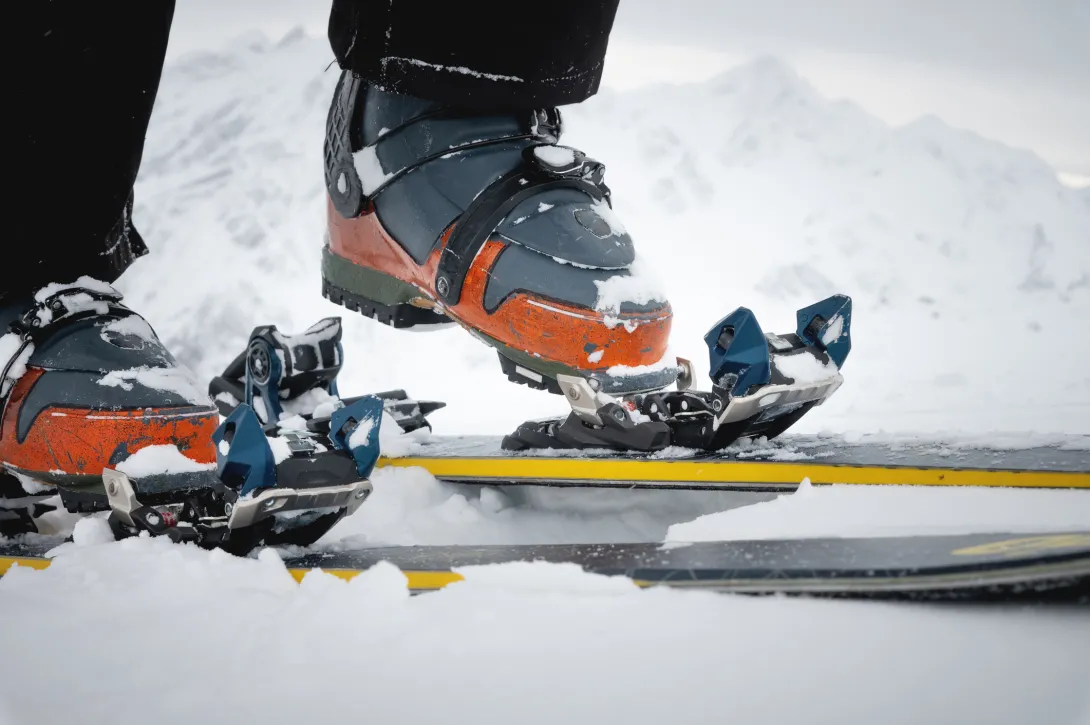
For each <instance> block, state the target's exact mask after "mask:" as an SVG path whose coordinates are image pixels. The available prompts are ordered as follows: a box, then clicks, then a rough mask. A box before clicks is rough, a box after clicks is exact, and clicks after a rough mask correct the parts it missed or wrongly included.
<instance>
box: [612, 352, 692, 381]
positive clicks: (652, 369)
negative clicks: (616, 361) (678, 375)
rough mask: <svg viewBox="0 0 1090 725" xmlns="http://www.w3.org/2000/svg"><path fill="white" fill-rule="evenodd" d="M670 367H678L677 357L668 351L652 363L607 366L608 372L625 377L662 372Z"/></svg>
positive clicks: (616, 376) (617, 376)
mask: <svg viewBox="0 0 1090 725" xmlns="http://www.w3.org/2000/svg"><path fill="white" fill-rule="evenodd" d="M670 368H677V358H676V357H672V356H671V355H670V353H669V351H667V354H666V355H663V357H662V359H661V360H659V361H658V362H657V363H651V364H650V365H612V366H610V367H608V368H606V374H607V375H609V376H610V377H614V378H623V377H630V376H637V375H647V374H649V373H657V372H662V371H663V370H669V369H670Z"/></svg>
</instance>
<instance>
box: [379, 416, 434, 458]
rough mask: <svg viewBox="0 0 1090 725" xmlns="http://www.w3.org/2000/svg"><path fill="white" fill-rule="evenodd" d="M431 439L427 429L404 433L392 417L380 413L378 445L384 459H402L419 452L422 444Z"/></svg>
mask: <svg viewBox="0 0 1090 725" xmlns="http://www.w3.org/2000/svg"><path fill="white" fill-rule="evenodd" d="M430 437H431V431H429V430H428V429H427V428H417V429H416V430H414V431H411V432H408V433H406V432H405V431H403V430H402V429H401V426H399V425H398V424H397V421H395V420H394V417H393V416H392V415H390V414H389V413H387V412H386V411H383V412H382V424H381V426H380V427H379V429H378V445H379V450H380V451H381V452H382V455H383V456H385V457H386V458H403V457H405V456H410V455H412V454H414V453H418V452H419V451H420V447H421V445H422V444H424V443H426V442H427V441H428V439H429V438H430Z"/></svg>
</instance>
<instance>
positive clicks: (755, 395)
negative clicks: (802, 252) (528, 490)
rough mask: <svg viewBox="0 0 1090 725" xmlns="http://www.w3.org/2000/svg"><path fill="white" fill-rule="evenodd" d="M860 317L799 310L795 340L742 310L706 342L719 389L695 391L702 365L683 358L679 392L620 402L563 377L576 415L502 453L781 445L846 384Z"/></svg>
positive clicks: (847, 308)
mask: <svg viewBox="0 0 1090 725" xmlns="http://www.w3.org/2000/svg"><path fill="white" fill-rule="evenodd" d="M851 315H852V303H851V299H850V298H848V297H845V296H844V295H834V296H832V297H829V298H828V299H825V300H822V301H821V302H818V303H816V304H813V305H811V306H809V307H805V308H803V309H801V310H799V311H798V313H797V319H798V327H797V329H796V331H795V332H794V333H793V334H787V335H775V334H772V333H768V334H765V333H764V332H763V331H762V330H761V327H760V325H759V324H758V323H757V318H756V317H755V316H754V315H753V313H752V312H751V311H750V310H748V309H746V308H744V307H739V308H738V309H736V310H735V311H734V312H732V313H731V314H729V315H727V316H726V317H724V318H723V319H721V320H719V322H717V323H716V324H715V325H714V326H713V327H712V328H711V329H710V330H709V331H708V333H707V335H705V336H704V342H705V343H706V345H707V347H708V357H709V362H710V370H709V377H710V378H711V381H712V389H711V391H709V392H701V391H696V390H691V389H689V388H690V385H691V384H692V381H693V367H692V363H690V362H689V361H687V360H684V359H679V360H678V365H679V367H680V368H681V369H682V371H683V372H682V374H681V375H680V376H679V378H678V381H677V390H676V391H664V392H656V393H648V394H643V395H632V396H624V397H622V398H616V397H613V396H610V395H607V394H605V393H603V392H602V391H600V390H597V389H595V388H594V387H593V386H591V385H590V383H589V381H588V380H586V379H585V378H580V377H575V376H560V377H559V378H558V383H559V384H560V387H561V389H562V390H563V391H564V394H565V396H566V397H567V400H568V403H569V404H570V405H571V413H570V414H569V415H568V416H567V418H558V419H555V420H544V421H530V422H527V423H524V424H522V425H521V426H520V427H519V428H518V430H516V431H515V432H514V433H512V434H511V435H509V436H506V437H505V438H504V439H503V442H502V447H503V448H504V449H505V450H516V451H517V450H526V449H529V448H578V449H584V448H610V449H615V450H633V451H644V452H650V451H658V450H662V449H663V448H666V447H667V446H681V447H684V448H697V449H704V450H720V449H722V448H725V447H727V446H729V445H730V444H731V443H733V442H734V441H736V440H738V439H739V438H755V437H758V436H764V437H765V438H768V439H772V438H775V437H776V436H778V435H780V434H781V433H783V432H784V431H786V430H787V429H788V428H789V427H791V426H792V425H794V424H795V423H796V422H797V421H798V420H799V419H800V418H802V416H803V415H805V414H806V413H807V411H809V410H811V409H812V408H814V407H815V406H818V405H821V404H822V403H824V402H825V401H826V400H827V399H828V398H829V396H831V395H832V394H833V393H835V392H836V391H837V389H838V388H839V387H840V385H841V383H843V381H844V378H843V376H842V375H841V373H840V368H841V367H843V365H844V361H845V360H846V359H847V357H848V353H849V352H850V350H851Z"/></svg>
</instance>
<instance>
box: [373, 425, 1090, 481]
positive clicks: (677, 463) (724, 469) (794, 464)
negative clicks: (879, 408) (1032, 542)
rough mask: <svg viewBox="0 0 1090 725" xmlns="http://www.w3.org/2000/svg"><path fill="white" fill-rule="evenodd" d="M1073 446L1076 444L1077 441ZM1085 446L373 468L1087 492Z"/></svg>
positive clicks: (412, 461) (452, 449)
mask: <svg viewBox="0 0 1090 725" xmlns="http://www.w3.org/2000/svg"><path fill="white" fill-rule="evenodd" d="M1076 443H1079V441H1076ZM1085 443H1086V445H1082V444H1080V445H1074V444H1071V443H1069V444H1068V445H1067V446H1060V445H1052V446H1037V447H1026V448H1020V449H1017V450H999V449H991V448H971V447H967V446H966V447H951V446H941V445H936V444H935V443H929V442H928V443H924V442H917V441H913V440H912V439H906V440H904V441H898V440H892V439H891V440H886V441H883V442H858V443H847V442H844V441H842V440H838V439H831V440H830V439H828V438H822V437H816V436H782V437H781V438H779V439H778V440H777V441H776V442H775V443H769V444H767V445H765V446H763V447H757V446H750V447H745V448H736V449H727V450H725V451H721V452H718V453H708V452H704V451H695V450H687V449H676V448H675V449H667V450H665V451H661V452H658V453H655V454H645V453H643V454H641V453H619V452H605V451H598V452H591V451H548V450H546V451H526V452H517V453H516V452H511V451H506V450H503V449H501V447H500V438H498V437H490V436H449V437H448V436H434V437H432V438H431V440H430V441H428V442H426V443H423V444H419V445H416V446H415V447H414V448H412V449H411V450H410V451H409V452H408V454H407V455H405V456H401V457H396V458H383V459H380V461H379V464H378V465H379V466H380V467H382V466H398V467H413V466H419V467H422V468H425V469H427V470H428V471H430V472H431V473H432V475H434V476H435V477H436V478H439V479H440V480H443V481H448V482H452V483H476V484H485V485H491V486H505V485H549V486H586V487H613V488H682V489H716V490H729V491H793V490H795V489H796V488H797V487H798V485H799V483H800V482H801V481H802V479H803V478H809V479H810V482H811V483H814V484H819V485H820V484H836V483H842V484H870V485H883V484H885V485H908V486H993V487H1015V488H1082V489H1090V439H1087V441H1085Z"/></svg>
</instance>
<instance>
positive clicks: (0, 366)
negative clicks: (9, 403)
mask: <svg viewBox="0 0 1090 725" xmlns="http://www.w3.org/2000/svg"><path fill="white" fill-rule="evenodd" d="M22 345H23V337H22V335H18V334H16V333H14V332H9V333H7V334H6V335H4V336H2V337H0V370H4V369H6V370H7V374H5V375H4V378H3V380H0V398H3V397H5V396H7V394H8V391H10V390H11V389H12V388H13V387H14V386H15V383H17V382H19V378H21V377H23V375H25V374H26V364H27V361H29V360H30V356H31V355H33V354H34V343H32V342H31V343H28V344H27V346H26V347H25V348H23V349H22V350H21V351H20V347H21V346H22Z"/></svg>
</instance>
